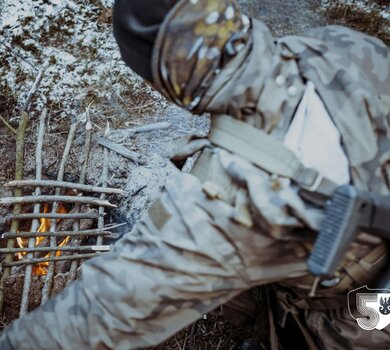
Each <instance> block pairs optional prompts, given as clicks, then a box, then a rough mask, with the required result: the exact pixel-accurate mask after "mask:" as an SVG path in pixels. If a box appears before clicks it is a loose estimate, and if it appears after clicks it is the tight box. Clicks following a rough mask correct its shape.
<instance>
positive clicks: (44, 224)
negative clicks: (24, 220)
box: [16, 203, 70, 276]
mask: <svg viewBox="0 0 390 350" xmlns="http://www.w3.org/2000/svg"><path fill="white" fill-rule="evenodd" d="M43 208H44V209H43V213H44V214H46V213H48V212H49V208H50V207H49V204H47V203H45V204H44V206H43ZM67 212H68V211H67V210H66V208H65V206H64V205H60V206H59V209H58V213H67ZM51 220H52V219H48V218H40V219H39V228H38V230H37V232H36V233H41V234H47V233H49V232H50V231H49V230H50V226H51ZM54 220H57V224H59V223H60V222H61V220H62V219H54ZM30 226H31V225H30ZM30 233H31V234H33V233H35V232H33V231H32V230H31V229H30ZM34 238H35V242H34V247H41V246H45V243H46V242H47V238H48V236H36V237H34ZM69 240H70V236H65V238H62V239H61V240H60V242H59V244H58V247H63V246H65V245H66V244H68V242H69ZM16 243H17V245H18V247H19V248H21V249H23V248H27V247H28V238H26V237H21V236H18V237H16ZM26 254H27V252H26V251H21V252H18V253H16V257H17V260H23V257H24V256H26ZM60 255H61V251H60V250H57V251H56V252H55V256H57V257H58V256H60ZM49 257H50V253H47V254H46V255H45V256H44V258H46V259H48V258H49ZM48 266H49V262H48V261H45V262H41V263H37V264H36V265H33V267H32V274H33V275H37V276H43V275H46V274H47V268H48Z"/></svg>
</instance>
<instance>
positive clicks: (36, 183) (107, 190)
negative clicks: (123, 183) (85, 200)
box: [4, 180, 126, 195]
mask: <svg viewBox="0 0 390 350" xmlns="http://www.w3.org/2000/svg"><path fill="white" fill-rule="evenodd" d="M4 186H5V187H28V186H32V187H36V186H39V187H61V188H70V189H74V190H79V191H83V192H96V193H107V194H119V195H123V194H125V193H126V192H125V191H123V190H121V189H120V188H111V187H106V188H104V187H98V186H91V185H84V184H80V183H73V182H65V181H56V180H20V181H10V182H8V183H6V184H5V185H4Z"/></svg>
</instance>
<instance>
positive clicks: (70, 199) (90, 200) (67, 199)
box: [0, 195, 117, 208]
mask: <svg viewBox="0 0 390 350" xmlns="http://www.w3.org/2000/svg"><path fill="white" fill-rule="evenodd" d="M57 202H61V203H81V204H90V205H97V206H99V205H101V206H104V207H110V208H116V207H117V206H116V205H115V204H111V203H110V202H109V201H107V200H100V199H99V198H95V197H80V196H56V195H54V196H50V195H46V196H25V197H4V198H0V205H9V204H27V203H54V204H55V203H57ZM57 204H58V203H57Z"/></svg>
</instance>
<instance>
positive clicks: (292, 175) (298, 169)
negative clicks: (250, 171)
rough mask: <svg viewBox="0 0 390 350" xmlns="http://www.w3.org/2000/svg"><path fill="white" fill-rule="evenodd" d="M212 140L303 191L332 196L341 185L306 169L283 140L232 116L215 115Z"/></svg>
mask: <svg viewBox="0 0 390 350" xmlns="http://www.w3.org/2000/svg"><path fill="white" fill-rule="evenodd" d="M209 140H210V141H211V142H212V143H213V144H214V145H216V146H218V147H221V148H224V149H226V150H228V151H230V152H233V153H235V154H237V155H239V156H241V157H243V158H244V159H246V160H248V161H249V162H251V163H252V164H254V165H256V166H257V167H259V168H260V169H262V170H265V171H267V172H268V173H271V174H276V175H279V176H283V177H287V178H289V179H291V180H292V181H294V182H295V183H296V184H297V185H298V186H299V187H300V188H302V189H304V190H306V191H309V192H315V193H319V194H321V195H324V196H326V197H331V196H332V195H333V193H334V191H335V190H336V188H337V185H336V184H335V183H334V182H333V181H332V180H330V179H328V178H326V177H324V176H322V175H321V174H320V173H319V172H318V171H317V170H315V169H313V168H307V167H305V166H304V165H303V164H302V162H301V161H300V160H299V159H298V157H297V156H296V155H295V154H294V153H293V152H292V151H291V150H290V149H288V148H287V147H286V146H284V145H283V144H282V143H281V142H280V141H278V140H276V139H275V138H273V137H272V136H270V135H268V134H267V133H265V132H264V131H263V130H261V129H257V128H254V127H253V126H250V125H248V124H247V123H244V122H242V121H239V120H237V119H234V118H233V117H231V116H229V115H214V116H213V117H212V119H211V129H210V134H209Z"/></svg>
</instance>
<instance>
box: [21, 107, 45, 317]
mask: <svg viewBox="0 0 390 350" xmlns="http://www.w3.org/2000/svg"><path fill="white" fill-rule="evenodd" d="M46 115H47V109H46V108H45V109H44V110H43V112H42V114H41V117H40V118H39V131H38V138H37V145H36V151H35V164H36V170H35V177H36V179H37V180H41V178H42V146H43V138H44V134H45V120H46ZM40 194H41V188H40V187H36V189H35V195H36V196H39V195H40ZM19 198H21V197H19ZM40 209H41V205H40V204H39V203H36V204H34V214H38V213H39V212H40V211H41V210H40ZM38 228H39V220H38V219H34V220H33V222H32V224H31V230H32V231H36V230H38ZM34 245H35V238H33V237H31V238H29V240H28V248H29V249H31V248H33V247H34ZM32 257H33V254H31V253H29V254H28V255H27V258H28V259H32ZM31 273H32V266H31V265H28V266H26V272H25V278H24V284H23V293H22V301H21V304H20V316H23V315H24V314H26V313H27V309H28V297H29V293H30V285H31Z"/></svg>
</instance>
